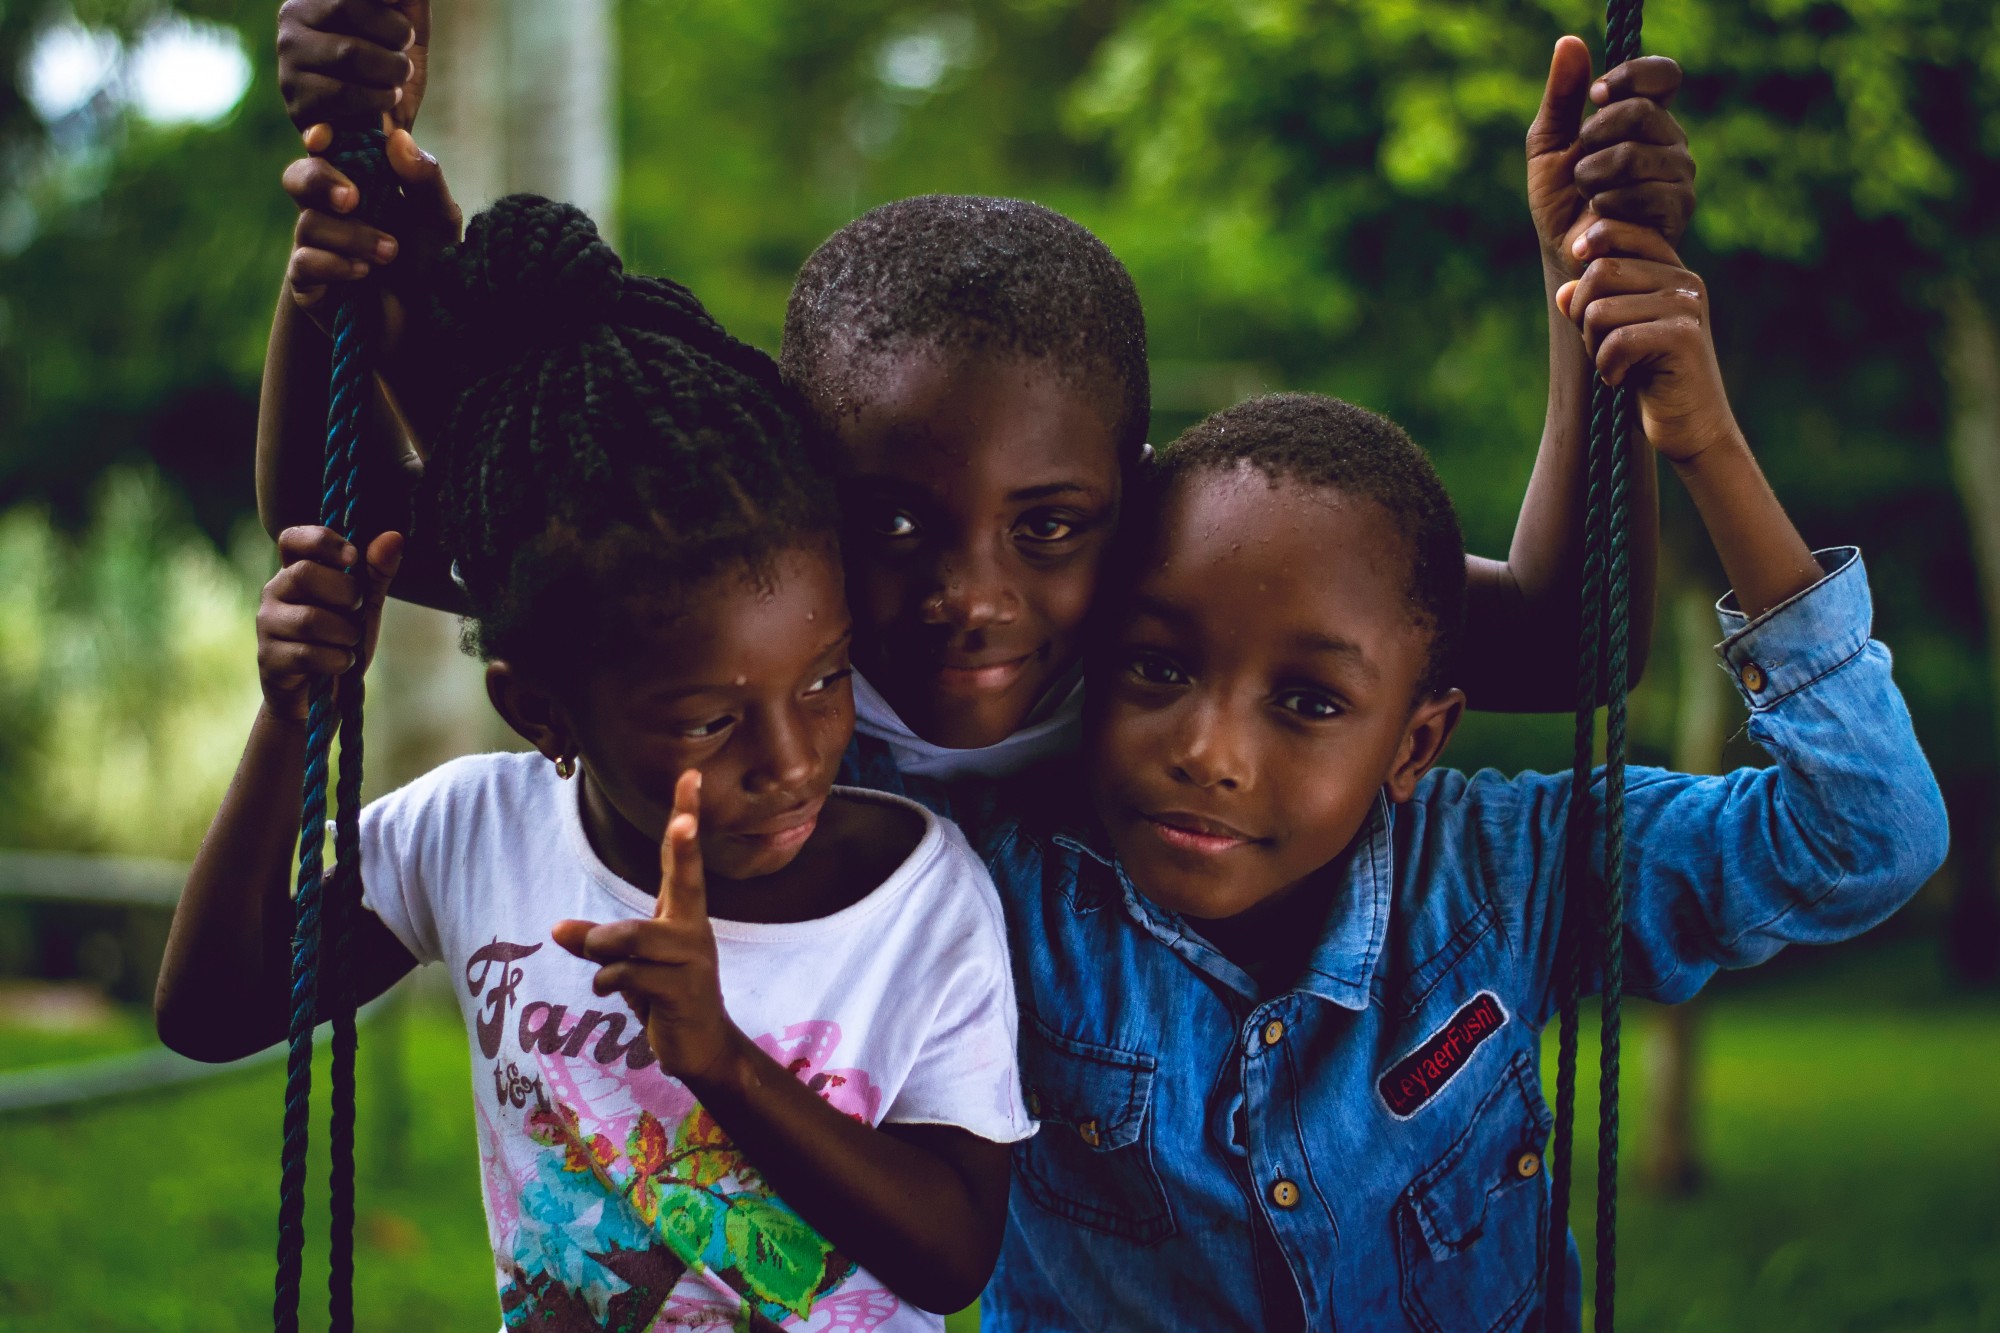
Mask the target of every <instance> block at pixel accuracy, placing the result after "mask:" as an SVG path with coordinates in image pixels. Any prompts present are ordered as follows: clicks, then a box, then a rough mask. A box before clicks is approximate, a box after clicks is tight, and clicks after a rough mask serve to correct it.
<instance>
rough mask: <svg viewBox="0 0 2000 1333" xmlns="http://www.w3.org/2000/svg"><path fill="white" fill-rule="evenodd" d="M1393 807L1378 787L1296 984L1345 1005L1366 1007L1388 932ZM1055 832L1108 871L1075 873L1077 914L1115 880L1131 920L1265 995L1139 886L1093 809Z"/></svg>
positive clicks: (1229, 982) (1203, 965)
mask: <svg viewBox="0 0 2000 1333" xmlns="http://www.w3.org/2000/svg"><path fill="white" fill-rule="evenodd" d="M1394 821H1395V810H1394V808H1393V807H1392V806H1391V805H1390V804H1389V798H1388V796H1387V795H1386V794H1384V793H1381V792H1378V793H1376V796H1375V806H1374V809H1373V810H1371V811H1370V812H1369V815H1368V819H1367V821H1366V822H1365V823H1363V824H1362V826H1361V831H1360V832H1358V833H1357V834H1355V835H1354V841H1353V842H1352V843H1351V844H1349V846H1348V851H1347V855H1346V867H1345V869H1344V870H1343V871H1342V873H1341V877H1340V880H1339V882H1338V884H1337V885H1336V886H1335V888H1334V896H1333V901H1332V903H1331V904H1330V905H1329V907H1328V911H1327V919H1326V926H1325V928H1324V929H1323V930H1322V932H1321V934H1320V939H1319V943H1318V944H1317V945H1316V946H1315V947H1314V949H1313V951H1312V954H1311V956H1310V957H1309V958H1308V959H1307V960H1306V967H1305V971H1304V972H1303V973H1301V974H1300V976H1299V978H1298V980H1297V982H1296V983H1295V984H1294V986H1293V989H1294V990H1296V991H1302V992H1304V993H1306V994H1308V995H1315V996H1318V997H1319V998H1320V999H1322V1000H1325V1001H1327V1002H1328V1003H1330V1004H1336V1005H1339V1006H1340V1007H1341V1008H1343V1009H1353V1010H1361V1009H1365V1008H1367V1007H1368V1000H1369V996H1370V994H1371V983H1372V982H1373V980H1374V977H1375V969H1376V965H1377V964H1378V963H1379V962H1380V960H1381V957H1382V948H1383V945H1384V942H1385V941H1386V940H1387V939H1388V935H1389V904H1390V901H1391V899H1392V897H1393V894H1394V887H1395V867H1394V861H1393V857H1392V844H1391V830H1392V828H1393V825H1394ZM1052 840H1053V841H1054V843H1055V844H1056V845H1057V846H1058V847H1062V848H1065V849H1067V850H1069V851H1072V852H1076V853H1078V854H1079V855H1081V856H1084V857H1088V858H1089V859H1090V860H1093V861H1096V862H1097V863H1098V864H1099V865H1101V866H1103V867H1104V868H1105V869H1107V870H1109V871H1111V872H1112V873H1111V874H1110V875H1076V876H1072V877H1071V878H1070V882H1069V890H1070V892H1069V904H1070V908H1071V910H1073V911H1074V912H1076V913H1077V915H1079V916H1083V915H1087V914H1089V913H1091V912H1095V911H1097V910H1098V909H1099V908H1101V907H1103V906H1105V905H1106V904H1107V903H1109V902H1112V901H1114V899H1113V897H1112V885H1113V884H1115V885H1116V886H1117V888H1118V897H1117V899H1116V901H1119V902H1120V904H1121V905H1122V906H1123V908H1124V910H1125V914H1126V916H1128V917H1129V918H1130V919H1131V921H1132V923H1133V924H1134V925H1136V926H1138V927H1139V928H1140V929H1141V930H1143V931H1145V932H1146V933H1147V934H1149V935H1151V936H1153V938H1155V939H1157V940H1158V941H1159V942H1160V943H1162V944H1164V945H1166V946H1167V947H1168V948H1169V949H1171V950H1173V951H1174V952H1175V953H1177V954H1179V955H1180V956H1181V957H1182V958H1184V959H1185V960H1186V961H1187V962H1188V963H1189V964H1190V965H1191V966H1193V967H1195V968H1197V969H1199V970H1200V971H1202V972H1205V973H1207V974H1208V975H1210V976H1212V977H1214V978H1215V979H1216V980H1217V981H1220V982H1222V983H1223V984H1224V985H1226V986H1228V987H1229V988H1230V989H1231V990H1233V991H1235V992H1237V993H1238V994H1239V995H1241V996H1243V997H1244V998H1245V999H1246V1000H1248V1001H1250V1002H1251V1003H1253V1004H1254V1003H1256V1002H1257V1001H1259V1000H1261V999H1263V998H1264V996H1263V995H1262V994H1261V993H1260V992H1259V990H1258V988H1257V985H1256V983H1255V982H1253V981H1252V980H1251V978H1250V976H1249V974H1248V973H1246V972H1245V971H1244V970H1243V969H1242V968H1240V967H1238V966H1237V965H1236V964H1235V963H1232V962H1230V961H1229V959H1227V958H1225V957H1224V956H1223V955H1222V954H1221V953H1220V952H1219V951H1218V950H1217V949H1216V948H1215V947H1214V946H1213V945H1211V944H1209V943H1208V941H1207V940H1205V939H1203V938H1202V937H1201V936H1200V934H1198V933H1197V932H1196V931H1194V930H1192V929H1190V928H1189V926H1188V923H1187V922H1186V920H1185V919H1184V918H1183V917H1182V916H1181V915H1180V914H1179V913H1178V912H1169V911H1167V910H1166V909H1164V908H1162V907H1159V906H1157V905H1156V904H1154V903H1153V902H1151V901H1150V900H1149V899H1147V897H1146V896H1145V895H1144V894H1142V893H1140V892H1139V890H1138V889H1137V888H1136V887H1134V886H1133V883H1132V879H1131V876H1129V875H1127V874H1126V873H1125V868H1124V867H1123V866H1122V865H1120V864H1119V863H1118V858H1117V854H1116V853H1115V852H1114V851H1113V850H1112V847H1111V839H1110V835H1109V834H1107V833H1106V832H1105V831H1104V826H1103V825H1102V824H1101V823H1100V822H1098V820H1097V818H1096V817H1095V815H1088V816H1082V817H1078V818H1074V819H1069V820H1065V821H1063V822H1062V824H1061V825H1059V826H1058V828H1057V829H1056V830H1055V832H1054V834H1053V838H1052Z"/></svg>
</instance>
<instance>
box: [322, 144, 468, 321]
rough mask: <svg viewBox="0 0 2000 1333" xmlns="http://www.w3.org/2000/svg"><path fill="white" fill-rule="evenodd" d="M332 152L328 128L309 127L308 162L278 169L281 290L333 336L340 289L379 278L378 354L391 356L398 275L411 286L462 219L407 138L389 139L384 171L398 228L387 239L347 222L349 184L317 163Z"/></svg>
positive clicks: (428, 159)
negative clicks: (285, 214) (283, 202)
mask: <svg viewBox="0 0 2000 1333" xmlns="http://www.w3.org/2000/svg"><path fill="white" fill-rule="evenodd" d="M332 145H333V127H332V126H330V125H315V126H313V127H312V128H311V129H309V130H307V131H306V133H305V146H306V151H307V153H308V154H309V156H307V157H302V158H300V159H298V160H297V161H295V162H293V163H291V164H290V165H288V166H287V167H286V168H285V175H284V185H285V193H286V194H288V195H290V196H291V197H292V202H293V203H295V204H297V205H298V208H299V220H298V224H297V225H296V226H295V227H294V228H293V231H292V256H291V260H290V262H289V263H288V264H287V265H286V268H285V288H286V290H287V291H289V292H290V293H291V296H292V300H293V301H294V302H296V303H297V304H298V306H299V308H300V309H302V310H304V311H305V312H306V313H307V314H308V315H309V316H311V317H312V320H313V322H314V323H315V324H318V325H319V327H320V329H321V330H322V331H324V332H328V333H330V332H331V331H332V328H333V311H334V307H335V305H336V301H333V300H328V299H327V298H328V297H329V296H330V295H335V294H337V292H338V291H339V289H340V287H341V286H342V285H343V284H345V283H349V282H355V281H358V280H360V279H362V278H365V277H367V276H368V275H369V274H370V273H373V272H375V271H376V270H377V269H381V270H383V272H384V274H385V278H386V281H384V282H383V283H382V286H381V299H382V329H381V342H380V345H379V350H380V352H381V353H384V354H388V353H393V352H394V350H395V347H396V344H397V341H398V340H399V339H400V337H401V335H402V330H403V326H404V305H403V301H402V299H401V297H400V296H399V294H398V291H397V288H398V286H399V285H400V283H401V280H402V279H403V278H404V276H405V275H408V277H409V279H410V280H412V281H414V280H419V279H420V276H421V273H422V270H423V267H424V265H425V264H426V263H427V262H428V261H429V260H430V259H432V258H433V257H434V256H435V255H436V254H437V252H438V251H440V250H442V249H443V248H444V247H445V246H447V245H450V244H452V243H453V242H455V241H457V240H458V238H459V234H460V232H461V231H462V230H463V225H464V219H463V216H462V215H461V214H460V212H459V207H458V204H457V203H456V202H455V201H454V200H453V199H452V197H451V189H450V187H449V186H447V185H446V184H445V179H444V169H443V168H442V167H440V166H439V165H438V160H437V159H436V158H435V157H432V156H431V155H430V154H429V153H426V152H425V151H424V150H423V149H421V148H419V147H417V141H416V140H415V139H413V138H411V137H410V134H409V131H407V130H396V131H394V132H392V133H391V134H390V135H389V140H388V143H387V145H386V146H385V147H386V152H387V156H388V159H389V169H390V170H391V171H393V172H395V174H396V178H397V180H399V181H401V182H402V191H403V199H402V205H401V215H402V228H401V232H400V234H398V235H394V236H392V235H390V234H389V233H388V232H385V231H382V230H381V229H379V228H376V227H371V226H369V225H368V224H367V223H365V222H360V221H357V220H356V219H354V218H353V217H351V216H349V215H350V214H352V213H353V212H354V210H355V209H356V208H358V207H359V206H360V203H361V195H360V192H359V191H357V190H356V189H355V188H354V183H353V182H352V181H350V180H349V179H348V178H347V177H346V176H344V175H342V174H341V173H340V172H339V171H338V170H336V169H335V168H334V166H333V164H332V163H331V162H328V161H327V160H326V159H325V158H324V157H322V156H320V155H321V154H322V153H325V152H326V151H327V149H328V148H330V147H332Z"/></svg>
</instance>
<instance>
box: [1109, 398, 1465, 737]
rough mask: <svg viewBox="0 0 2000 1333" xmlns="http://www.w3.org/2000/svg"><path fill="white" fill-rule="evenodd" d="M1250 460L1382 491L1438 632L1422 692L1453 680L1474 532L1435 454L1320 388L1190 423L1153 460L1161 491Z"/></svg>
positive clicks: (1413, 587)
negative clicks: (1468, 531) (1467, 535)
mask: <svg viewBox="0 0 2000 1333" xmlns="http://www.w3.org/2000/svg"><path fill="white" fill-rule="evenodd" d="M1244 464H1248V465H1249V466H1251V467H1254V468H1256V469H1257V470H1258V471H1259V472H1261V473H1263V474H1264V476H1265V477H1267V478H1269V479H1270V480H1271V481H1272V482H1273V483H1274V484H1276V483H1280V482H1290V483H1294V484H1297V485H1302V486H1312V487H1324V488H1325V489H1328V490H1335V491H1340V492H1343V493H1345V494H1347V495H1352V496H1356V497H1358V498H1361V499H1367V500H1373V501H1374V502H1375V503H1376V504H1379V505H1381V506H1382V508H1384V509H1385V510H1387V511H1388V513H1389V517H1390V520H1391V521H1392V522H1393V523H1394V524H1395V527H1396V530H1397V531H1398V532H1400V533H1402V534H1403V538H1404V540H1405V541H1406V542H1408V544H1409V545H1408V550H1407V554H1406V558H1407V559H1408V561H1409V583H1408V586H1407V589H1406V593H1405V595H1406V596H1407V598H1408V600H1409V606H1410V611H1411V614H1412V615H1413V617H1414V618H1415V619H1416V621H1417V623H1418V624H1419V625H1421V626H1423V627H1424V628H1425V629H1426V630H1428V631H1429V632H1430V640H1431V642H1430V652H1429V654H1428V656H1427V657H1426V659H1425V663H1424V674H1423V677H1422V679H1421V680H1419V681H1418V683H1417V697H1418V698H1420V699H1421V698H1423V697H1425V696H1427V695H1429V694H1431V693H1433V692H1435V691H1436V690H1438V689H1440V688H1442V686H1443V685H1444V684H1446V683H1447V682H1446V681H1445V679H1444V676H1445V672H1446V671H1447V670H1448V669H1449V668H1450V666H1451V664H1452V662H1453V659H1454V654H1455V652H1456V649H1457V646H1458V636H1459V631H1460V627H1461V623H1462V622H1463V620H1464V619H1465V539H1464V537H1463V536H1462V535H1461V534H1460V531H1459V526H1458V513H1457V511H1456V510H1454V509H1453V508H1452V503H1451V496H1450V495H1449V494H1448V493H1447V492H1446V491H1445V488H1444V483H1443V482H1442V481H1440V480H1439V479H1438V474H1437V469H1436V468H1434V467H1432V466H1431V460H1430V457H1429V455H1427V454H1425V453H1424V451H1423V449H1422V448H1421V447H1420V446H1419V445H1418V444H1417V443H1416V441H1414V440H1412V439H1411V438H1410V437H1409V435H1408V434H1407V433H1406V432H1405V431H1404V430H1403V428H1402V427H1401V426H1398V425H1397V424H1396V423H1395V422H1393V421H1391V420H1389V419H1388V418H1387V417H1385V416H1382V415H1380V414H1379V413H1376V412H1371V411H1369V410H1368V409H1367V408H1365V407H1356V406H1355V405H1354V404H1353V403H1349V402H1344V401H1342V400H1341V399H1338V398H1328V397H1325V396H1324V395H1321V394H1315V393H1269V394H1263V395H1261V396H1259V397H1256V398H1250V399H1246V400H1245V401H1243V402H1241V403H1238V404H1236V406H1234V407H1228V408H1224V409H1223V410H1222V411H1220V412H1216V413H1213V414H1212V415H1210V416H1208V417H1207V418H1205V419H1203V420H1202V421H1199V422H1197V423H1196V424H1194V425H1193V426H1190V427H1189V428H1188V429H1187V430H1186V431H1185V432H1184V433H1183V434H1182V435H1181V437H1180V438H1179V439H1177V440H1175V441H1174V442H1173V443H1172V444H1170V445H1168V446H1167V447H1166V448H1165V449H1163V450H1161V451H1160V455H1159V457H1158V458H1157V459H1156V460H1155V461H1154V463H1153V465H1152V466H1151V467H1150V468H1149V469H1147V471H1148V474H1149V476H1148V482H1149V489H1150V490H1151V491H1152V497H1151V498H1153V500H1154V501H1155V502H1154V503H1152V504H1149V505H1146V506H1145V507H1144V508H1145V510H1146V511H1154V510H1157V509H1158V504H1157V498H1158V497H1159V496H1161V495H1163V494H1164V493H1165V491H1166V489H1167V488H1168V487H1169V486H1171V485H1173V484H1174V483H1175V482H1176V481H1183V480H1185V479H1187V478H1190V477H1193V476H1196V475H1199V474H1202V473H1209V472H1227V471H1229V470H1231V469H1233V468H1236V467H1238V466H1241V465H1244Z"/></svg>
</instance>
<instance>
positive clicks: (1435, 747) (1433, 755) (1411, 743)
mask: <svg viewBox="0 0 2000 1333" xmlns="http://www.w3.org/2000/svg"><path fill="white" fill-rule="evenodd" d="M1464 716H1465V691H1463V690H1441V691H1439V692H1438V693H1436V694H1433V695H1431V696H1430V697H1429V698H1427V699H1420V700H1418V702H1417V706H1416V707H1415V708H1414V709H1412V710H1411V711H1410V722H1409V725H1408V726H1407V727H1405V728H1404V729H1403V744H1402V746H1401V747H1400V748H1399V749H1398V750H1397V751H1396V763H1395V766H1394V767H1392V768H1391V769H1390V770H1389V780H1388V781H1387V782H1386V783H1384V784H1383V785H1384V786H1385V787H1387V788H1388V791H1389V799H1390V800H1391V801H1394V802H1396V803H1397V804H1401V803H1402V802H1404V801H1407V800H1409V799H1410V798H1411V797H1412V796H1414V795H1416V794H1417V779H1419V778H1421V777H1423V775H1424V774H1426V773H1428V772H1430V769H1431V765H1432V764H1435V763H1436V762H1437V761H1438V756H1439V755H1441V754H1443V753H1444V746H1445V742H1446V741H1448V740H1450V739H1451V733H1452V732H1454V731H1457V730H1458V720H1459V719H1460V718H1462V717H1464Z"/></svg>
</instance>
